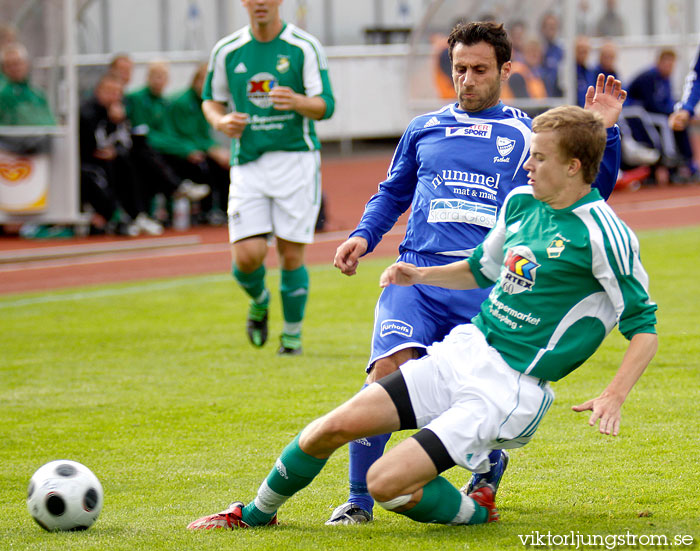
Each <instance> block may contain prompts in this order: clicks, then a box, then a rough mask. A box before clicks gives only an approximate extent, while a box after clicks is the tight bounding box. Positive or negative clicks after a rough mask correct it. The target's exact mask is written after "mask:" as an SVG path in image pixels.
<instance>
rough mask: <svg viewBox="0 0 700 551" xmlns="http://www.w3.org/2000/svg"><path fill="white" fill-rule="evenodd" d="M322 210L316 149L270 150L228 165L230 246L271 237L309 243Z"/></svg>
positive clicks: (312, 238) (318, 162) (319, 158)
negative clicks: (243, 240) (255, 238)
mask: <svg viewBox="0 0 700 551" xmlns="http://www.w3.org/2000/svg"><path fill="white" fill-rule="evenodd" d="M320 207H321V155H320V153H319V152H318V151H271V152H268V153H265V154H263V155H262V156H261V157H260V158H258V159H256V160H255V161H251V162H249V163H245V164H243V165H240V166H232V167H231V185H230V187H229V195H228V234H229V241H230V242H231V243H234V242H236V241H240V240H241V239H244V238H246V237H251V236H254V235H263V234H270V233H273V234H274V235H275V236H277V237H281V238H282V239H285V240H287V241H291V242H293V243H312V242H313V240H314V229H315V226H316V218H317V217H318V211H319V208H320Z"/></svg>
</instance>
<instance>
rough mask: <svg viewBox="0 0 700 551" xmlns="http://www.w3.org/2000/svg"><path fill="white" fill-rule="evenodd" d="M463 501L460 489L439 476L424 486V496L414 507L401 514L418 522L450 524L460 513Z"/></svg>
mask: <svg viewBox="0 0 700 551" xmlns="http://www.w3.org/2000/svg"><path fill="white" fill-rule="evenodd" d="M461 503H462V494H461V493H460V491H459V490H458V489H457V488H455V487H454V486H453V485H452V484H450V483H449V482H448V481H447V479H445V478H443V477H441V476H438V477H437V478H434V479H433V480H431V481H430V482H428V483H427V484H426V485H425V486H423V497H422V498H421V500H420V501H419V502H418V503H417V504H416V505H415V506H414V507H412V508H411V509H409V510H408V511H404V512H402V513H399V514H400V515H404V516H407V517H408V518H410V519H413V520H415V521H416V522H434V523H438V524H449V523H450V522H451V521H452V520H453V519H454V518H455V517H456V516H457V513H459V507H460V505H461Z"/></svg>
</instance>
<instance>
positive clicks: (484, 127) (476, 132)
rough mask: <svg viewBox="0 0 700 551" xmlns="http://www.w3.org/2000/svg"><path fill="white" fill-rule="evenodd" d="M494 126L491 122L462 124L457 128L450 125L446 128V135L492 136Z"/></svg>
mask: <svg viewBox="0 0 700 551" xmlns="http://www.w3.org/2000/svg"><path fill="white" fill-rule="evenodd" d="M491 129H492V126H491V125H490V124H472V125H470V126H460V127H457V128H455V127H454V126H449V127H447V128H445V137H446V138H450V137H453V136H471V137H472V138H486V139H488V138H490V137H491Z"/></svg>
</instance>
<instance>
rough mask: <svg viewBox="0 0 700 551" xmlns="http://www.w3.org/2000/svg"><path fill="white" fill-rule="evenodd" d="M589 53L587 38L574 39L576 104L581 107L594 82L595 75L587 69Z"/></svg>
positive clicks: (582, 36)
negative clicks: (587, 91)
mask: <svg viewBox="0 0 700 551" xmlns="http://www.w3.org/2000/svg"><path fill="white" fill-rule="evenodd" d="M590 53H591V42H590V40H589V39H588V37H587V36H584V35H581V36H578V37H576V45H575V47H574V55H575V57H576V104H577V105H578V106H579V107H583V106H584V105H585V104H586V90H588V87H589V86H590V85H591V83H592V82H595V80H596V77H597V74H596V73H594V72H593V71H591V70H590V69H589V68H588V65H587V63H588V56H589V55H590Z"/></svg>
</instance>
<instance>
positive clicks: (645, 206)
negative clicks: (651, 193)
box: [612, 197, 700, 213]
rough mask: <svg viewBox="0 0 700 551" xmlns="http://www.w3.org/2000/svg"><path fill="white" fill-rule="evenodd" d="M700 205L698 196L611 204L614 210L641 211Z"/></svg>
mask: <svg viewBox="0 0 700 551" xmlns="http://www.w3.org/2000/svg"><path fill="white" fill-rule="evenodd" d="M697 206H700V197H678V198H674V199H658V200H654V201H638V202H636V203H635V202H630V203H623V204H619V205H612V208H613V210H614V211H615V212H617V213H619V212H643V211H654V210H670V209H679V208H686V207H697Z"/></svg>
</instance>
